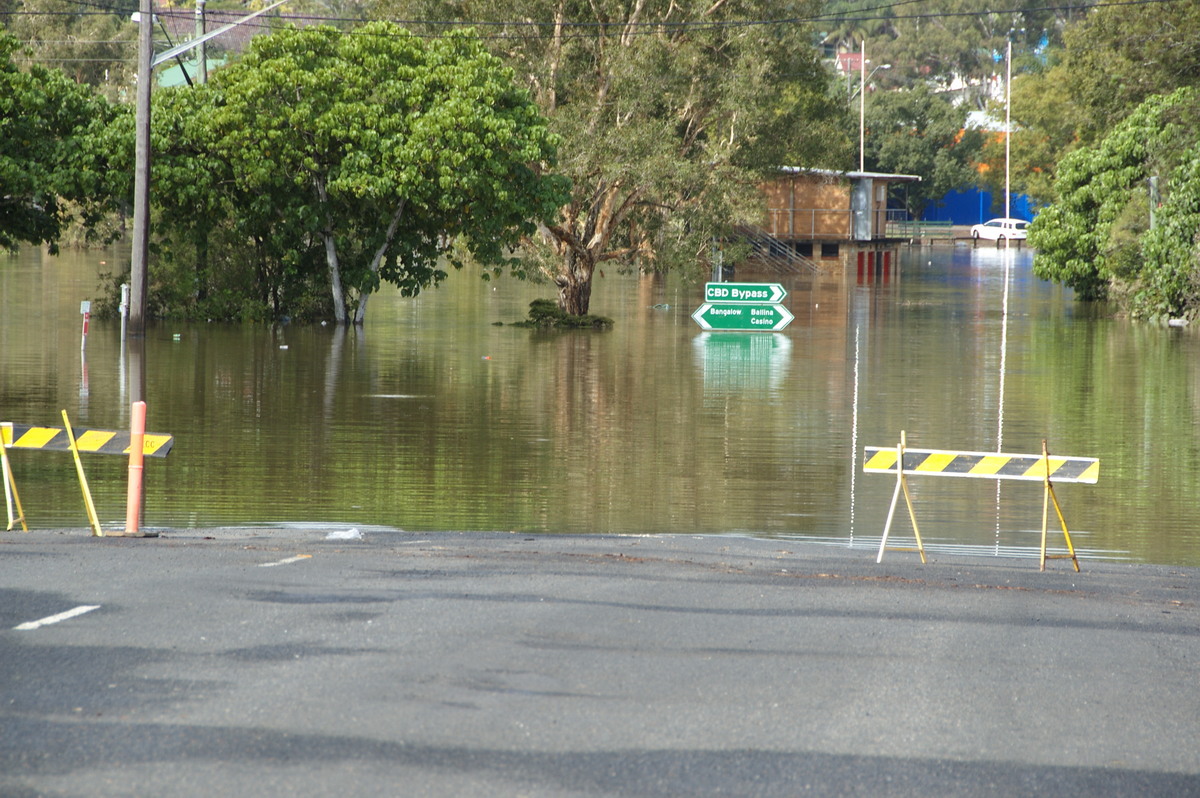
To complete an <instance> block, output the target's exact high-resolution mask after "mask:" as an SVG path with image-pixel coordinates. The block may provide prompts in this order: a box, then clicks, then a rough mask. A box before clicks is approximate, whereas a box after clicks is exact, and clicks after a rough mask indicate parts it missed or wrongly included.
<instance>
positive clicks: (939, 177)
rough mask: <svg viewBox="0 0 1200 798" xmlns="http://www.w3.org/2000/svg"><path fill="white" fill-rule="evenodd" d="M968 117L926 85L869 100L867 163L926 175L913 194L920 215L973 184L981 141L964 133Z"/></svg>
mask: <svg viewBox="0 0 1200 798" xmlns="http://www.w3.org/2000/svg"><path fill="white" fill-rule="evenodd" d="M966 113H967V111H966V108H965V107H961V106H960V107H958V108H955V107H954V106H952V105H951V104H950V102H949V100H947V99H945V98H944V97H942V96H941V95H937V94H934V93H933V92H932V91H930V90H929V88H928V87H926V86H923V85H922V86H917V87H915V88H913V89H911V90H909V91H903V92H877V93H873V94H871V95H870V96H869V97H868V98H867V103H866V122H867V128H868V130H869V135H868V136H867V137H866V140H865V141H866V148H865V152H864V160H865V163H866V165H867V168H868V169H874V170H879V171H885V172H894V173H898V174H909V175H920V176H921V182H920V183H916V184H914V185H913V186H911V187H910V188H909V189H908V198H909V206H910V211H911V212H912V213H913V215H914V216H918V217H919V216H920V214H921V212H922V210H923V209H924V208H925V206H926V205H927V204H928V203H930V202H936V201H937V200H939V199H941V198H942V197H944V196H945V195H946V194H947V193H948V192H950V191H953V190H955V189H957V188H961V187H962V186H964V185H969V184H970V183H971V182H972V181H973V179H974V177H975V171H974V162H975V160H976V159H977V157H978V154H979V150H980V146H981V136H980V134H979V132H978V131H974V130H972V131H965V132H964V131H963V122H964V121H965V119H966Z"/></svg>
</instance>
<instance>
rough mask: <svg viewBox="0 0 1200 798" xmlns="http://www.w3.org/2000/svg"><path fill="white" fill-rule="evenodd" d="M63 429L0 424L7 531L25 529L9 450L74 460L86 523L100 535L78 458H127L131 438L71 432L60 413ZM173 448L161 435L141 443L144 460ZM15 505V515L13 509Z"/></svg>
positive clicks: (123, 433) (110, 433)
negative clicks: (15, 526)
mask: <svg viewBox="0 0 1200 798" xmlns="http://www.w3.org/2000/svg"><path fill="white" fill-rule="evenodd" d="M62 415H63V426H61V427H41V426H36V425H32V424H13V423H8V422H3V423H0V442H2V445H0V468H2V473H0V479H2V480H3V482H4V498H5V504H6V507H7V509H8V528H9V529H10V530H11V529H12V528H13V524H14V523H15V522H16V521H18V520H19V521H20V522H21V527H22V529H25V528H26V526H25V513H24V511H23V510H22V508H21V500H20V498H19V496H18V495H17V486H16V483H15V482H13V478H12V469H11V467H10V465H9V462H8V452H7V450H8V449H41V450H44V451H55V452H71V453H72V454H73V455H74V457H75V469H76V471H77V472H78V474H79V485H80V488H81V490H82V491H83V501H84V504H85V506H86V507H87V512H88V520H89V521H90V522H91V525H92V530H93V534H94V535H96V536H97V537H100V536H102V535H103V533H102V532H101V531H100V521H99V519H98V517H97V516H96V508H95V506H94V505H93V503H92V496H91V491H89V490H88V485H87V478H86V477H85V476H84V473H83V464H82V463H81V462H80V461H79V454H80V453H81V452H82V453H83V454H116V455H128V454H129V449H130V442H131V438H132V435H131V433H130V432H129V431H128V430H125V431H116V430H102V429H80V430H76V429H72V428H71V423H70V421H69V420H68V418H67V411H65V410H64V411H63V414H62ZM174 444H175V439H174V437H172V436H170V435H165V434H162V433H151V432H147V433H146V434H145V437H144V440H143V442H142V454H143V455H144V456H147V457H166V456H167V454H168V453H169V452H170V451H171V447H172V446H173V445H174ZM14 504H15V505H16V513H15V514H14V512H13V506H14Z"/></svg>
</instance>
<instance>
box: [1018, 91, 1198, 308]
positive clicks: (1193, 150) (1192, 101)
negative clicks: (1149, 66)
mask: <svg viewBox="0 0 1200 798" xmlns="http://www.w3.org/2000/svg"><path fill="white" fill-rule="evenodd" d="M1198 114H1200V91H1198V90H1196V89H1190V88H1185V89H1180V90H1178V91H1175V92H1173V93H1171V94H1170V95H1166V96H1157V97H1152V98H1150V99H1149V100H1147V101H1146V102H1144V103H1143V104H1142V105H1141V106H1140V107H1139V108H1138V109H1137V110H1136V111H1135V112H1134V113H1133V114H1131V115H1130V116H1129V117H1128V118H1127V119H1126V120H1125V121H1123V122H1122V123H1120V124H1119V125H1117V126H1116V127H1115V128H1114V129H1113V130H1112V132H1111V133H1110V134H1109V135H1108V136H1106V137H1105V138H1104V139H1103V140H1102V141H1100V142H1099V143H1098V144H1097V145H1096V146H1094V147H1082V148H1080V149H1077V150H1075V151H1074V152H1072V153H1070V154H1069V155H1067V156H1066V157H1065V158H1064V159H1063V161H1062V163H1061V165H1060V168H1059V172H1058V178H1057V182H1056V186H1055V190H1056V192H1057V194H1058V197H1059V199H1058V201H1057V202H1056V203H1055V204H1053V205H1051V206H1050V207H1048V208H1047V209H1045V210H1044V211H1043V212H1042V213H1041V214H1039V216H1038V217H1037V219H1035V220H1034V222H1033V224H1032V225H1031V227H1030V234H1029V242H1030V244H1031V245H1032V246H1034V247H1036V248H1037V250H1038V256H1037V258H1036V259H1035V261H1034V272H1035V274H1037V275H1038V276H1039V277H1042V278H1043V279H1048V280H1055V281H1058V282H1061V283H1063V284H1065V285H1068V286H1070V287H1072V288H1074V289H1075V290H1076V292H1077V294H1078V295H1079V296H1080V298H1082V299H1099V298H1103V297H1105V296H1108V294H1109V292H1110V290H1111V289H1116V290H1117V293H1118V294H1120V295H1122V296H1126V295H1128V297H1129V300H1128V304H1129V309H1130V310H1131V312H1133V313H1134V315H1137V316H1143V317H1175V316H1180V315H1191V314H1192V313H1194V312H1195V310H1196V301H1197V285H1196V274H1197V271H1198V265H1200V264H1198V262H1197V248H1196V236H1197V231H1198V230H1200V177H1198V175H1200V167H1197V165H1196V164H1197V161H1200V136H1198V135H1197V133H1196V131H1195V128H1194V121H1195V119H1196V118H1197V115H1198ZM1151 176H1158V177H1159V178H1160V180H1161V181H1162V183H1163V193H1164V196H1165V202H1164V203H1163V205H1162V207H1160V208H1157V209H1155V214H1156V224H1157V226H1156V227H1155V229H1153V230H1149V229H1148V227H1149V225H1148V216H1149V197H1148V195H1147V193H1146V191H1147V189H1146V186H1147V183H1148V181H1149V178H1150V177H1151Z"/></svg>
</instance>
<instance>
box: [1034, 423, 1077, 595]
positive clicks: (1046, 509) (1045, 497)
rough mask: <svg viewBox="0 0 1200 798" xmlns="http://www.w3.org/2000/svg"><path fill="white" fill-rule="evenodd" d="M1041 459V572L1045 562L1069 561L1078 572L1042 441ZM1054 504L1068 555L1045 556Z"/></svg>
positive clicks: (1048, 455)
mask: <svg viewBox="0 0 1200 798" xmlns="http://www.w3.org/2000/svg"><path fill="white" fill-rule="evenodd" d="M1042 457H1043V458H1044V461H1045V478H1044V479H1045V486H1044V487H1045V489H1044V490H1043V492H1042V557H1041V570H1043V571H1044V570H1046V560H1048V559H1049V560H1066V559H1069V560H1070V561H1071V563H1072V564H1073V565H1074V566H1075V572H1076V573H1078V572H1079V558H1078V557H1076V556H1075V546H1073V545H1072V544H1071V533H1070V532H1068V531H1067V520H1066V519H1065V518H1063V514H1062V507H1060V506H1059V504H1058V496H1056V495H1055V494H1054V484H1053V483H1052V482H1050V453H1049V452H1048V451H1047V450H1046V442H1045V441H1042ZM1051 501H1053V502H1054V512H1055V513H1057V514H1058V523H1059V525H1060V526H1062V533H1063V538H1064V539H1065V540H1066V541H1067V551H1068V552H1069V553H1068V554H1046V532H1047V527H1048V526H1049V520H1050V502H1051Z"/></svg>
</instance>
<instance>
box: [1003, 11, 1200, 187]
mask: <svg viewBox="0 0 1200 798" xmlns="http://www.w3.org/2000/svg"><path fill="white" fill-rule="evenodd" d="M1061 38H1062V41H1063V45H1062V47H1061V48H1055V47H1051V48H1050V50H1049V52H1047V53H1045V58H1044V60H1042V59H1038V58H1031V57H1030V55H1029V53H1028V52H1027V51H1024V52H1019V51H1017V50H1014V62H1015V68H1014V79H1013V86H1012V120H1013V140H1012V148H1011V157H1012V177H1013V186H1014V188H1015V189H1016V190H1019V191H1022V192H1024V193H1026V194H1029V195H1030V196H1032V197H1034V198H1036V199H1038V200H1039V201H1041V202H1043V203H1049V202H1053V201H1054V200H1055V194H1054V178H1055V175H1056V173H1057V170H1058V167H1059V164H1060V163H1061V162H1062V161H1063V158H1064V156H1066V155H1067V153H1069V152H1071V151H1072V150H1074V149H1076V148H1078V147H1081V146H1088V145H1093V144H1096V143H1097V142H1099V141H1100V140H1101V139H1103V138H1104V137H1105V136H1106V135H1108V133H1109V132H1110V131H1111V130H1112V129H1113V128H1114V127H1115V126H1116V125H1117V124H1118V123H1120V122H1121V121H1122V120H1123V119H1125V118H1126V117H1127V116H1129V115H1130V114H1131V113H1133V111H1134V110H1135V109H1136V108H1137V107H1138V106H1139V105H1140V104H1141V103H1142V102H1144V101H1145V100H1146V99H1147V98H1149V97H1151V96H1152V95H1155V94H1169V93H1171V92H1172V91H1174V90H1175V89H1177V88H1179V87H1181V86H1189V85H1196V84H1197V82H1198V81H1200V4H1196V3H1154V4H1149V5H1137V4H1132V5H1129V4H1125V5H1109V6H1101V7H1097V8H1095V9H1092V10H1090V11H1088V12H1087V13H1086V14H1084V15H1082V16H1079V17H1078V18H1077V19H1075V20H1074V21H1073V22H1072V23H1071V24H1069V25H1066V26H1065V27H1064V29H1063V31H1062V36H1061ZM994 107H995V106H994ZM996 110H997V111H998V112H999V113H1003V111H1002V108H996ZM1003 158H1004V147H1003V140H1000V141H998V142H996V143H995V145H994V146H992V147H990V148H989V151H988V152H987V153H986V160H987V162H988V163H989V164H991V165H992V166H993V167H997V166H999V165H1000V164H1002V163H1003ZM996 173H998V170H997V169H995V168H993V170H992V174H996Z"/></svg>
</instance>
